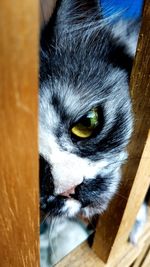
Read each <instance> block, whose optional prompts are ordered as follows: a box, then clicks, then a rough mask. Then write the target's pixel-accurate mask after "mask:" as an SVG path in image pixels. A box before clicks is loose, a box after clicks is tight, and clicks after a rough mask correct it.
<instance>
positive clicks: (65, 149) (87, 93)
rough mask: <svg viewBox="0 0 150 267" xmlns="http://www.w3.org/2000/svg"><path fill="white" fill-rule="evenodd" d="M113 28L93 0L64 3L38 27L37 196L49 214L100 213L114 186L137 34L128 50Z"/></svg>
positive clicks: (127, 124) (128, 128) (127, 120)
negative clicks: (40, 29) (38, 186)
mask: <svg viewBox="0 0 150 267" xmlns="http://www.w3.org/2000/svg"><path fill="white" fill-rule="evenodd" d="M114 20H115V19H114ZM116 25H117V24H116ZM116 25H115V26H112V25H111V23H109V21H108V20H107V19H103V17H102V14H101V9H100V5H99V3H98V1H87V0H85V1H79V0H74V1H70V0H62V1H57V5H56V9H55V11H54V13H53V15H52V17H51V18H50V20H49V22H48V24H47V25H46V27H45V28H44V29H43V31H42V34H41V52H40V93H39V103H40V104H39V153H40V189H41V198H40V200H41V210H42V211H43V212H44V213H46V214H49V215H50V216H68V217H72V216H75V215H76V214H78V213H81V214H83V215H84V216H86V217H89V216H93V215H94V214H99V213H101V212H103V211H104V210H105V209H106V208H107V206H108V204H109V202H110V200H111V199H112V197H113V195H114V194H115V193H116V190H117V188H118V185H119V182H120V179H121V166H122V164H123V163H124V162H125V161H126V159H127V151H126V146H127V144H128V142H129V140H130V137H131V133H132V124H133V118H132V117H133V116H132V108H131V100H130V94H129V78H130V73H131V69H132V62H133V56H134V53H135V47H136V41H137V34H135V35H134V36H135V40H136V41H135V44H134V48H133V49H131V47H130V45H129V44H131V42H130V41H129V37H128V42H127V38H125V33H123V32H122V33H121V32H119V30H118V33H117V30H116V29H117V26H116ZM131 25H132V23H131ZM126 28H127V26H126ZM130 28H131V32H132V27H130ZM118 29H119V27H118ZM128 31H129V30H128ZM135 32H136V31H135ZM132 36H133V34H132Z"/></svg>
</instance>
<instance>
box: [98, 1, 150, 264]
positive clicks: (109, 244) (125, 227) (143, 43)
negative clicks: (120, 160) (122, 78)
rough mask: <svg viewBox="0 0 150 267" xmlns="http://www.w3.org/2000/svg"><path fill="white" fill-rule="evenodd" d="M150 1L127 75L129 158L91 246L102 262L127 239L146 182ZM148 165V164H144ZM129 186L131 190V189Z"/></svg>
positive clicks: (146, 4)
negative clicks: (131, 122) (130, 110)
mask: <svg viewBox="0 0 150 267" xmlns="http://www.w3.org/2000/svg"><path fill="white" fill-rule="evenodd" d="M149 32H150V3H149V1H148V0H147V1H146V2H145V8H144V12H143V20H142V26H141V33H140V37H139V42H138V49H137V54H136V59H135V62H134V67H133V71H132V77H131V94H132V99H133V111H134V114H135V122H134V134H133V136H132V141H131V143H130V145H129V160H128V163H127V164H126V165H125V166H124V168H123V179H122V185H121V186H120V190H119V193H118V194H117V195H116V197H115V198H114V199H113V201H112V202H111V205H110V207H109V209H108V210H107V212H106V213H104V215H103V216H101V217H100V220H99V223H98V226H97V232H96V235H95V240H94V244H93V249H94V251H95V252H96V253H97V255H99V257H100V258H101V259H103V261H104V262H106V261H107V260H108V258H109V256H110V257H114V255H115V254H116V253H117V251H118V250H119V249H120V247H121V246H122V244H124V242H125V241H126V240H127V238H128V235H129V232H130V230H131V226H132V225H133V222H134V220H135V217H136V214H137V211H138V209H139V208H140V205H141V203H142V201H143V199H144V196H145V193H146V190H147V188H148V184H149V175H150V173H149V172H150V169H149V166H150V163H149V157H150V155H149V153H148V151H147V152H146V151H145V152H144V155H143V160H142V163H141V164H142V165H141V167H140V169H139V170H138V173H137V175H136V172H137V168H138V165H139V162H140V158H141V155H142V152H143V149H144V146H145V142H146V139H147V133H148V130H149V129H150V118H149V114H150V51H149V49H150V34H149ZM148 164H149V165H148ZM131 189H132V190H131Z"/></svg>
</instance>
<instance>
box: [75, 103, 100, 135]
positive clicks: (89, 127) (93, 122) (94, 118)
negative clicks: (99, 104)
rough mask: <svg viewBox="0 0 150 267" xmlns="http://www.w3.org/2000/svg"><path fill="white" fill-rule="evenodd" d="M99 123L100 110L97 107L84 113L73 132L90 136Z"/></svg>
mask: <svg viewBox="0 0 150 267" xmlns="http://www.w3.org/2000/svg"><path fill="white" fill-rule="evenodd" d="M98 124H99V121H98V110H97V108H95V109H92V110H90V111H89V112H88V113H87V114H86V115H84V116H83V117H82V118H81V119H80V120H79V121H78V122H77V124H76V125H74V127H73V128H72V129H71V132H72V133H73V134H74V135H75V136H77V137H80V138H88V137H90V136H91V135H92V133H93V131H94V129H95V128H96V127H97V125H98Z"/></svg>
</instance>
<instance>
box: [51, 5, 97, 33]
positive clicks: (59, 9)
mask: <svg viewBox="0 0 150 267" xmlns="http://www.w3.org/2000/svg"><path fill="white" fill-rule="evenodd" d="M99 18H100V6H99V1H98V0H58V1H57V2H56V8H55V10H54V13H53V16H52V18H51V22H53V23H54V24H55V26H57V27H60V29H61V30H63V29H66V28H68V27H73V26H76V25H79V24H84V23H89V22H90V21H94V20H97V19H99Z"/></svg>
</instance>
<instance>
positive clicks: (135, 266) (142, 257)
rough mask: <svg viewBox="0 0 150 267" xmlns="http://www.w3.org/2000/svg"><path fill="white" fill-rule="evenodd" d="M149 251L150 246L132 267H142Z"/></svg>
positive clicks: (147, 246) (146, 247)
mask: <svg viewBox="0 0 150 267" xmlns="http://www.w3.org/2000/svg"><path fill="white" fill-rule="evenodd" d="M148 250H149V244H148V245H146V246H145V248H144V249H143V250H142V252H141V254H140V255H139V256H138V257H137V259H136V261H135V262H134V264H133V265H132V267H141V266H142V263H143V259H145V257H146V255H147V252H148Z"/></svg>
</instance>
